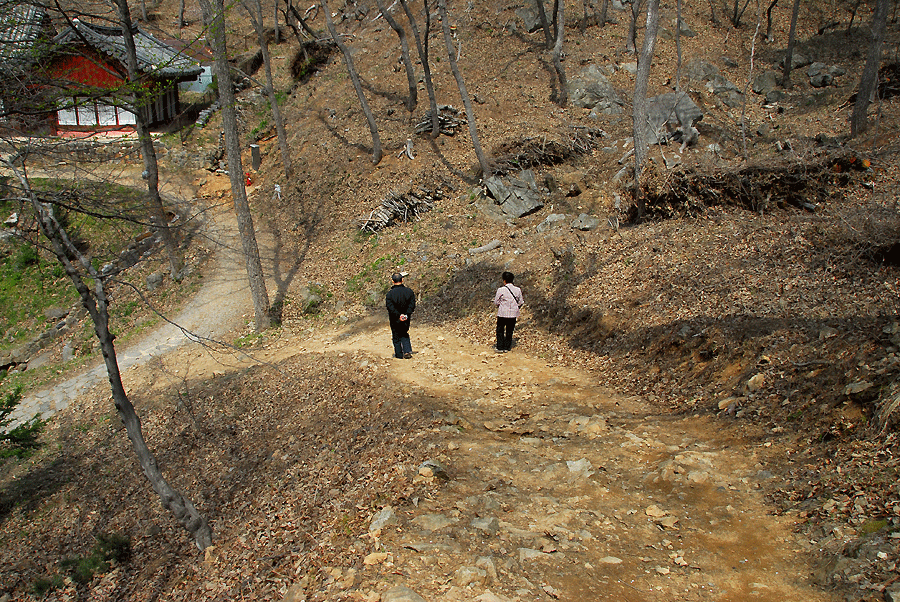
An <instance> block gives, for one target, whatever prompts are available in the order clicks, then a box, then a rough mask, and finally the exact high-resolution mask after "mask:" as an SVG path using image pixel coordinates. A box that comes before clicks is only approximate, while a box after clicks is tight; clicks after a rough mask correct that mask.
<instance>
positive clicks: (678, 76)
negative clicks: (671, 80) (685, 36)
mask: <svg viewBox="0 0 900 602" xmlns="http://www.w3.org/2000/svg"><path fill="white" fill-rule="evenodd" d="M675 54H676V55H677V57H678V62H677V63H676V64H675V91H676V92H680V91H681V0H677V2H676V3H675Z"/></svg>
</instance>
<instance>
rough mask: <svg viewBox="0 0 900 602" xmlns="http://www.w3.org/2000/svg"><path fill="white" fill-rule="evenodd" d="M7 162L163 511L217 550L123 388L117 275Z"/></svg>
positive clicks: (202, 546) (200, 543) (199, 541)
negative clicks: (99, 265)
mask: <svg viewBox="0 0 900 602" xmlns="http://www.w3.org/2000/svg"><path fill="white" fill-rule="evenodd" d="M2 162H3V164H4V165H5V166H6V167H7V168H8V169H9V170H10V171H11V172H12V173H13V174H14V176H15V177H16V178H17V180H18V181H19V184H20V185H21V187H22V194H23V196H24V197H25V199H27V201H26V202H28V203H30V205H31V206H32V208H33V209H34V212H35V215H36V217H37V222H38V226H39V228H40V231H41V233H42V234H43V235H44V237H45V238H46V239H47V240H48V241H49V243H50V247H51V249H52V250H53V253H54V255H55V256H56V258H57V260H58V261H59V263H60V264H61V265H62V267H63V269H64V270H65V272H66V275H67V276H68V277H69V279H70V280H71V281H72V284H73V285H74V286H75V289H76V290H77V291H78V294H79V296H80V297H81V303H82V305H83V306H84V308H85V309H86V310H87V312H88V315H90V317H91V321H92V322H93V324H94V334H96V336H97V340H98V341H99V342H100V349H101V350H102V352H103V360H104V362H105V364H106V372H107V374H108V376H109V384H110V386H111V388H112V395H113V402H114V403H115V406H116V410H117V411H118V413H119V417H120V418H121V419H122V422H123V423H124V424H125V430H126V432H127V433H128V438H129V439H130V440H131V445H132V447H133V449H134V452H135V454H136V455H137V457H138V463H139V464H140V466H141V470H143V472H144V475H145V476H146V477H147V480H149V481H150V485H151V486H152V487H153V490H154V491H156V493H157V495H159V498H160V501H161V502H162V505H163V507H164V508H166V509H167V510H168V511H169V512H171V513H172V514H173V515H174V517H175V518H176V520H178V521H179V522H180V523H181V524H182V525H183V526H184V528H185V529H187V531H188V532H189V533H190V534H191V536H192V537H193V538H194V543H195V544H196V546H197V548H198V549H200V550H201V551H203V550H205V549H206V548H208V547H209V546H210V545H212V530H211V529H210V527H209V524H208V523H207V522H206V519H205V518H204V517H203V516H202V515H201V514H200V513H199V512H197V509H196V508H195V507H194V505H193V504H192V503H191V501H190V500H189V499H187V498H186V497H184V496H183V495H182V494H181V493H180V492H179V491H178V490H177V489H175V488H174V487H172V486H171V485H170V484H169V482H168V481H166V479H165V477H163V475H162V471H160V469H159V465H158V464H157V461H156V458H155V457H154V455H153V453H152V452H151V451H150V449H149V448H148V447H147V443H146V441H145V440H144V434H143V431H142V429H141V421H140V418H139V417H138V415H137V412H136V411H135V409H134V405H132V403H131V400H130V399H129V398H128V395H127V393H126V392H125V387H124V385H123V384H122V376H121V374H120V373H119V364H118V361H117V360H116V348H115V345H113V338H114V337H113V335H112V334H111V333H110V331H109V299H108V297H107V295H106V289H105V287H106V283H107V281H108V280H109V278H110V277H111V273H112V272H101V271H99V270H97V269H96V268H95V267H94V266H93V265H92V264H91V261H90V259H89V258H88V257H86V256H85V255H84V254H82V253H81V252H80V251H79V250H78V247H77V246H76V245H75V244H73V242H72V240H71V239H70V238H69V236H68V233H67V232H66V231H65V229H64V228H63V227H62V226H61V225H60V222H59V220H58V219H57V218H56V216H55V215H54V210H53V205H52V204H51V203H49V202H48V200H47V199H42V198H40V197H39V196H38V194H37V193H36V192H35V191H34V190H33V189H32V187H31V185H30V182H29V180H28V177H27V174H26V172H25V171H24V168H23V169H19V168H18V167H17V166H16V165H14V164H13V163H12V162H10V161H7V160H5V159H4V160H3V161H2ZM88 282H90V283H91V284H92V287H91V286H88Z"/></svg>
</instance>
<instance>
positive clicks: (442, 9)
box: [438, 0, 491, 180]
mask: <svg viewBox="0 0 900 602" xmlns="http://www.w3.org/2000/svg"><path fill="white" fill-rule="evenodd" d="M438 14H439V15H440V16H441V27H442V29H443V30H444V44H445V45H446V46H447V57H448V58H449V59H450V70H451V71H453V77H455V78H456V85H457V87H458V88H459V95H460V97H461V98H462V102H463V106H464V107H465V108H466V120H467V121H468V122H469V135H470V136H471V137H472V146H474V147H475V155H476V156H477V157H478V163H479V165H481V174H482V175H481V177H482V179H483V180H487V179H488V178H489V177H491V168H490V166H489V165H488V162H487V159H485V158H484V152H483V151H482V150H481V142H479V141H478V127H477V126H476V125H475V112H474V111H473V110H472V101H471V100H470V99H469V93H468V92H466V82H465V81H464V80H463V78H462V75H461V74H460V72H459V66H458V65H457V64H456V57H455V56H454V53H453V38H452V36H451V35H450V22H449V19H448V17H447V4H446V0H438Z"/></svg>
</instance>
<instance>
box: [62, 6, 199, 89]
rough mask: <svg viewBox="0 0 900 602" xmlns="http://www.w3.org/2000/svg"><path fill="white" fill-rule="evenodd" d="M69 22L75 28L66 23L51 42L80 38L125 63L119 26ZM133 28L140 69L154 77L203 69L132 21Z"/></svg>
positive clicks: (64, 42)
mask: <svg viewBox="0 0 900 602" xmlns="http://www.w3.org/2000/svg"><path fill="white" fill-rule="evenodd" d="M73 23H74V24H75V27H76V28H77V30H78V31H77V32H76V31H75V29H73V28H71V27H67V28H66V29H65V30H64V31H62V32H61V33H60V34H59V35H58V36H56V38H54V40H53V42H54V44H55V45H58V46H65V45H69V44H80V43H82V42H83V40H82V38H83V39H84V41H87V43H88V44H89V45H90V46H91V47H92V48H94V49H95V50H97V51H98V52H100V53H101V54H104V55H106V56H108V57H111V58H114V59H116V60H117V61H120V62H121V63H122V64H123V65H125V64H127V55H126V53H125V39H124V36H123V35H122V28H121V27H106V26H100V25H88V24H87V23H83V22H81V21H78V20H75V21H73ZM133 31H134V45H135V49H136V51H137V62H138V70H140V71H141V72H142V73H149V74H152V75H156V76H158V77H175V78H190V77H196V76H197V75H199V74H200V73H201V72H202V71H203V69H202V67H200V64H199V63H197V61H195V60H193V59H191V58H189V57H187V56H185V55H184V54H181V53H179V52H177V51H176V50H175V49H174V48H172V47H171V46H169V45H167V44H165V43H163V42H161V41H159V40H158V39H156V38H155V37H153V36H152V35H150V34H149V33H148V32H146V31H144V30H143V29H142V28H141V27H139V26H137V25H135V26H134V29H133ZM79 34H80V35H79Z"/></svg>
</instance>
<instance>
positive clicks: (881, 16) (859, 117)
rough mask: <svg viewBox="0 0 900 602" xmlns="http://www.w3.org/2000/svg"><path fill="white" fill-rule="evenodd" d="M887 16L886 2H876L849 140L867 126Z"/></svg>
mask: <svg viewBox="0 0 900 602" xmlns="http://www.w3.org/2000/svg"><path fill="white" fill-rule="evenodd" d="M887 14H888V0H878V1H877V2H876V3H875V13H874V14H873V15H872V43H871V45H870V46H869V56H868V57H867V58H866V66H865V67H864V68H863V73H862V77H861V78H860V80H859V90H857V92H856V104H854V105H853V115H852V116H851V117H850V137H851V138H853V137H855V136H856V135H857V134H861V133H863V132H864V131H866V128H867V126H868V123H867V119H866V115H867V113H868V111H869V103H870V102H871V101H872V95H873V94H874V93H875V87H876V85H877V83H878V67H879V66H880V65H881V46H882V44H883V43H884V30H885V29H886V27H887Z"/></svg>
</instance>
